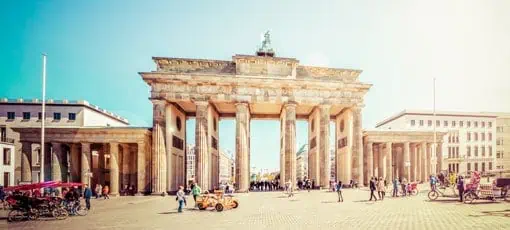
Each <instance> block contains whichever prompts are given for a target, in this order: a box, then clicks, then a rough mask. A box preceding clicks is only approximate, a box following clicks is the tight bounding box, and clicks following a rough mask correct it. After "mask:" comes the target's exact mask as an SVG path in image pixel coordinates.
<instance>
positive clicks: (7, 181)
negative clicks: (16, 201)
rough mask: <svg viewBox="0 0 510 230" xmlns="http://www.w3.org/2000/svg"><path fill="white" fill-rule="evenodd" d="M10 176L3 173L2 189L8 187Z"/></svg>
mask: <svg viewBox="0 0 510 230" xmlns="http://www.w3.org/2000/svg"><path fill="white" fill-rule="evenodd" d="M10 179H11V175H10V174H9V173H8V172H4V187H9V185H11V181H10Z"/></svg>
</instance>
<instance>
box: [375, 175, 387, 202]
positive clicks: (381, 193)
mask: <svg viewBox="0 0 510 230" xmlns="http://www.w3.org/2000/svg"><path fill="white" fill-rule="evenodd" d="M385 181H386V180H383V178H382V177H379V181H378V182H377V192H378V193H379V198H380V199H381V200H384V195H385V194H386V186H385V183H384V182H385Z"/></svg>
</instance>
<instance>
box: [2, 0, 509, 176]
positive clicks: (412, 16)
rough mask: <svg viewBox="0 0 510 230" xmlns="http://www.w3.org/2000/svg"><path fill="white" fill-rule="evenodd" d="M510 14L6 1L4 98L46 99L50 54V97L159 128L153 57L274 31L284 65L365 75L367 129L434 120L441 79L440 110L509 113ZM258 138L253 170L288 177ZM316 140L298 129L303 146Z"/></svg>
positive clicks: (238, 42) (442, 3)
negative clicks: (145, 76) (289, 61)
mask: <svg viewBox="0 0 510 230" xmlns="http://www.w3.org/2000/svg"><path fill="white" fill-rule="evenodd" d="M508 9H510V1H507V0H484V1H481V0H480V1H471V0H459V1H453V0H432V1H419V0H386V1H368V0H360V1H319V0H315V1H264V0H259V1H221V0H216V1H166V0H157V1H150V0H145V1H135V0H133V1H121V0H109V1H103V0H89V1H65V0H59V1H57V0H54V1H52V0H46V1H30V0H26V1H17V0H4V1H2V7H1V8H0V31H1V32H2V33H1V36H0V97H8V98H40V97H41V69H42V67H41V66H42V61H41V53H43V52H44V53H47V54H48V67H47V68H48V71H47V73H48V80H47V98H53V99H64V98H67V99H70V100H79V99H85V100H87V101H89V102H91V103H93V104H96V105H99V106H100V107H102V108H105V109H107V110H109V111H112V112H115V113H117V114H120V115H121V116H124V117H126V118H127V119H129V120H130V122H131V124H132V125H134V126H151V124H152V106H151V103H150V101H149V100H148V97H149V91H150V89H149V87H148V86H147V85H146V84H145V83H144V82H143V81H142V80H141V77H140V76H139V75H138V72H142V71H151V70H154V69H155V65H154V63H153V62H152V60H151V57H152V56H168V57H187V58H206V59H220V60H231V57H232V55H234V54H253V53H254V51H255V49H256V47H257V46H258V45H259V43H260V35H261V34H262V33H263V32H264V31H265V30H268V29H270V30H271V38H272V44H273V47H274V48H275V49H276V55H277V56H280V57H294V58H297V59H298V60H299V61H300V63H301V64H304V65H318V66H328V67H337V68H354V69H361V70H363V73H362V74H361V75H360V80H361V81H362V82H366V83H370V84H373V87H372V88H371V89H370V91H369V92H368V94H367V95H366V97H365V108H364V109H363V127H364V128H373V127H374V125H375V124H376V123H377V122H378V121H380V120H382V119H384V118H386V117H388V116H390V115H393V114H395V113H397V112H399V111H401V110H404V109H432V107H433V90H432V89H433V84H432V82H433V78H436V79H437V80H436V98H437V104H436V108H437V109H438V110H454V111H473V112H475V111H501V112H510V103H509V99H510V65H509V63H510V42H509V41H510V14H509V13H508ZM257 122H259V123H257ZM188 123H189V124H193V125H194V121H193V120H190V121H188ZM254 124H256V125H254ZM190 127H191V125H190V126H188V130H189V128H190ZM252 127H253V128H252V139H251V141H252V143H251V146H252V149H251V155H252V163H254V164H257V165H260V166H258V167H267V168H273V167H278V164H279V163H278V162H279V156H278V151H279V137H278V136H279V133H278V132H277V131H276V130H278V127H279V125H278V122H276V121H253V122H252ZM191 130H193V129H191ZM234 130H235V123H234V121H233V120H222V121H221V124H220V135H221V138H220V146H221V147H222V148H226V149H230V150H232V151H233V150H234V149H235V148H234V147H235V141H234V138H235V136H234V133H235V132H234ZM306 132H307V130H306V123H304V122H300V123H298V128H297V133H298V134H297V135H298V136H297V140H298V141H297V142H298V143H304V142H306V136H307V133H306ZM190 133H191V134H194V132H188V134H190ZM273 137H274V138H273ZM188 141H189V142H193V141H194V138H188Z"/></svg>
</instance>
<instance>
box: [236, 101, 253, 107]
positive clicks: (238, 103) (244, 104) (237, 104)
mask: <svg viewBox="0 0 510 230" xmlns="http://www.w3.org/2000/svg"><path fill="white" fill-rule="evenodd" d="M249 105H250V104H249V103H248V102H236V103H235V106H236V108H237V107H248V106H249Z"/></svg>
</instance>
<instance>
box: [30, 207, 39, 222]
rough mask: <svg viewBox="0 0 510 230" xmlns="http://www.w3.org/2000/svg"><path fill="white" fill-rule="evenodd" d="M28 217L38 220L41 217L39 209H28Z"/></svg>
mask: <svg viewBox="0 0 510 230" xmlns="http://www.w3.org/2000/svg"><path fill="white" fill-rule="evenodd" d="M28 219H30V220H37V219H39V210H37V209H35V208H33V209H30V210H29V211H28Z"/></svg>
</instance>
